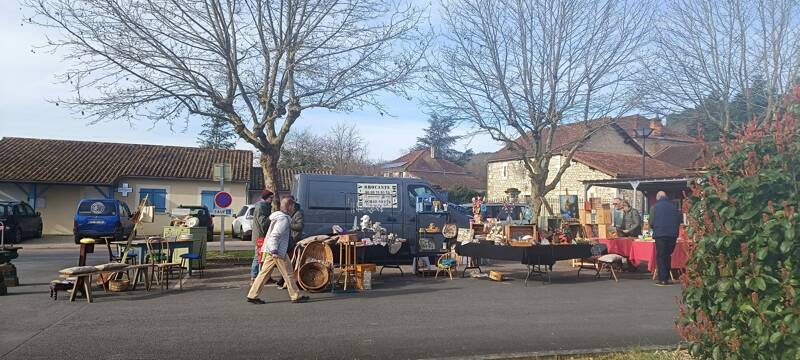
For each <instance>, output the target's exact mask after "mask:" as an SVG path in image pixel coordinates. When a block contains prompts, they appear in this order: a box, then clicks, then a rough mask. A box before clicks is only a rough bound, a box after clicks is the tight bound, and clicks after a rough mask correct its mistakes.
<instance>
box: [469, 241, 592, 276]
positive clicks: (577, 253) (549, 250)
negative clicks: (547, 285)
mask: <svg viewBox="0 0 800 360" xmlns="http://www.w3.org/2000/svg"><path fill="white" fill-rule="evenodd" d="M591 249H592V245H591V244H566V245H532V246H504V245H495V244H494V243H493V242H491V241H480V242H477V243H474V242H473V243H467V244H461V243H458V244H456V252H457V253H458V254H459V255H461V256H469V257H475V258H484V259H495V260H508V261H519V262H520V263H522V264H523V265H525V266H526V267H527V269H528V273H527V275H526V276H525V286H528V279H529V278H530V277H531V275H534V274H537V275H541V276H542V279H543V280H545V282H550V280H551V279H550V267H551V266H552V265H553V264H555V262H556V261H560V260H569V259H581V258H586V257H590V256H591ZM479 270H480V268H479Z"/></svg>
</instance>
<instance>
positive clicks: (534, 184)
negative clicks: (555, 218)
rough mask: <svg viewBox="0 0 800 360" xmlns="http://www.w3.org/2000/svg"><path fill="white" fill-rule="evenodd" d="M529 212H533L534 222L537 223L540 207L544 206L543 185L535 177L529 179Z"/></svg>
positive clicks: (540, 212) (540, 211)
mask: <svg viewBox="0 0 800 360" xmlns="http://www.w3.org/2000/svg"><path fill="white" fill-rule="evenodd" d="M530 181H531V211H532V212H533V218H534V221H539V216H540V215H541V214H542V207H544V206H546V204H545V199H544V195H545V184H544V183H542V182H541V181H539V180H538V179H537V178H536V177H531V178H530Z"/></svg>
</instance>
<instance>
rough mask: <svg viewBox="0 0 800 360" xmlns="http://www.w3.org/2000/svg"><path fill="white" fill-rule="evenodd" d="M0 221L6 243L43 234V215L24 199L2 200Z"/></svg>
mask: <svg viewBox="0 0 800 360" xmlns="http://www.w3.org/2000/svg"><path fill="white" fill-rule="evenodd" d="M0 222H2V223H3V225H4V230H3V231H4V236H5V241H6V243H19V242H20V241H22V239H23V238H27V237H34V238H36V237H41V236H42V216H41V214H39V213H38V212H36V211H34V210H33V208H32V207H31V206H30V205H28V203H26V202H24V201H0Z"/></svg>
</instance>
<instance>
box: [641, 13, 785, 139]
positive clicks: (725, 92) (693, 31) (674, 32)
mask: <svg viewBox="0 0 800 360" xmlns="http://www.w3.org/2000/svg"><path fill="white" fill-rule="evenodd" d="M799 6H800V5H799V4H798V2H797V1H796V0H669V1H667V3H666V4H665V5H664V6H663V10H662V13H661V14H660V16H658V18H659V19H660V21H658V22H657V23H656V28H657V31H656V32H655V37H654V38H655V41H654V52H653V53H652V54H651V56H649V57H646V58H645V59H644V61H643V64H644V65H645V66H644V67H645V69H646V70H647V71H645V72H643V74H645V77H643V78H642V82H641V86H642V89H641V92H642V102H643V105H644V106H646V107H649V108H650V109H652V110H653V111H656V112H662V113H670V112H679V111H685V110H692V109H696V110H701V112H702V113H703V114H704V117H705V118H706V119H708V120H710V121H711V122H712V123H714V124H715V125H716V126H717V127H719V129H720V130H721V134H723V135H725V134H728V133H730V131H731V124H732V121H731V120H732V118H733V112H734V111H733V109H732V102H733V99H734V97H735V96H740V97H741V98H743V99H744V100H745V109H744V110H745V112H746V114H747V116H746V117H747V118H753V117H754V116H755V115H757V114H763V116H766V117H768V116H771V114H772V113H773V112H774V110H775V108H776V106H778V105H779V103H780V98H781V97H782V96H783V94H785V93H786V91H787V90H788V88H789V87H790V86H791V84H792V82H793V81H794V80H795V78H796V77H797V69H798V61H799V60H800V58H799V56H800V52H799V51H798V50H800V47H799V45H800V43H799V41H800V38H798V34H799V33H798V30H800V27H798V25H800V20H799V19H800V7H799ZM759 81H763V82H764V84H765V87H766V105H763V104H761V103H762V101H761V99H760V96H759V94H755V95H754V94H753V91H752V87H753V84H754V83H756V82H759ZM761 107H764V108H761Z"/></svg>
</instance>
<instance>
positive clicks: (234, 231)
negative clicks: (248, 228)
mask: <svg viewBox="0 0 800 360" xmlns="http://www.w3.org/2000/svg"><path fill="white" fill-rule="evenodd" d="M231 237H232V238H234V239H238V238H239V236H237V235H236V227H235V226H233V225H231Z"/></svg>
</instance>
